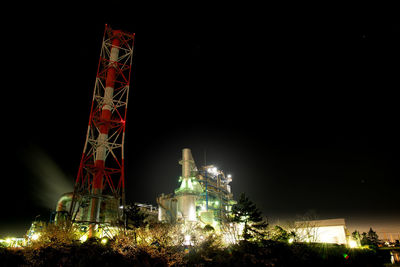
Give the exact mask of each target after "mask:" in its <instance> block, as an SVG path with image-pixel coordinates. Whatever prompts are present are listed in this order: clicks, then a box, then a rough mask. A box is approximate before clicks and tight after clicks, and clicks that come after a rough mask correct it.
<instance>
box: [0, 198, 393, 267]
mask: <svg viewBox="0 0 400 267" xmlns="http://www.w3.org/2000/svg"><path fill="white" fill-rule="evenodd" d="M127 217H128V218H129V219H130V220H129V223H128V228H129V229H128V230H126V231H125V232H124V233H121V234H120V235H117V236H115V237H114V238H113V239H112V240H108V242H101V240H99V239H96V238H92V239H89V240H87V241H86V242H80V241H79V238H78V237H77V236H76V231H69V230H68V229H69V228H67V227H64V226H56V225H53V224H50V225H48V226H47V227H46V228H45V229H44V230H43V232H42V233H41V237H40V239H39V240H37V241H35V242H31V243H30V244H29V245H28V246H26V247H25V248H22V249H11V248H5V247H0V266H384V262H385V263H387V262H388V258H387V257H388V255H383V254H381V253H382V252H381V251H379V250H378V249H377V247H376V246H374V245H375V244H376V242H377V241H378V239H377V235H376V233H375V232H373V230H372V229H371V230H370V232H368V233H365V234H364V233H363V234H361V235H360V234H359V233H358V232H355V233H353V236H359V237H360V240H361V241H362V242H363V243H365V245H369V246H370V247H371V248H369V249H350V248H347V247H345V246H339V245H327V244H316V243H296V242H295V243H291V244H290V243H289V242H288V240H289V238H292V237H293V232H288V231H287V230H285V229H284V228H282V227H281V226H274V227H268V224H267V223H266V222H265V221H264V220H263V217H262V215H261V213H260V212H259V210H258V209H257V207H256V206H255V205H254V203H252V202H251V201H250V200H249V199H248V198H247V197H246V196H245V195H244V194H243V195H241V196H240V198H239V200H238V204H237V205H236V206H234V208H233V216H232V217H231V218H227V219H226V222H225V224H226V225H228V226H227V227H225V228H224V227H222V231H224V229H228V230H231V231H232V229H233V228H232V223H235V222H236V223H241V224H243V225H244V231H243V233H242V234H241V235H240V236H237V237H235V231H232V233H231V234H232V235H231V236H233V237H234V238H233V240H235V244H230V245H228V244H226V243H224V241H223V236H222V235H220V234H217V233H216V232H215V230H214V229H213V227H211V226H206V227H203V228H201V227H199V225H195V224H194V225H193V226H192V228H191V229H190V230H189V232H190V233H191V240H192V243H191V245H190V246H187V245H186V246H185V245H183V244H184V240H185V235H187V233H188V232H186V233H183V231H182V227H181V226H179V225H170V224H162V223H158V222H153V223H143V221H144V219H145V216H142V214H140V211H139V209H138V208H137V207H133V208H132V209H131V210H129V211H128V214H127ZM186 227H187V226H186ZM233 230H234V229H233Z"/></svg>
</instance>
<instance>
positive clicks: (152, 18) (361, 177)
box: [0, 2, 400, 235]
mask: <svg viewBox="0 0 400 267" xmlns="http://www.w3.org/2000/svg"><path fill="white" fill-rule="evenodd" d="M113 3H114V4H113V5H102V4H97V5H93V6H92V7H90V8H83V7H81V6H78V5H77V6H72V5H71V6H62V5H60V6H50V7H48V6H38V5H37V4H35V5H32V6H24V9H23V10H21V9H20V8H19V7H17V6H14V7H10V8H9V10H8V11H9V13H10V14H11V15H10V16H7V17H3V18H2V42H1V47H2V51H3V56H2V61H3V64H2V65H3V70H2V74H1V77H2V78H1V80H2V84H3V86H2V89H3V90H2V100H3V101H2V106H3V112H4V114H3V125H4V126H3V128H2V129H3V131H2V132H3V134H4V137H3V143H4V145H3V153H4V155H6V158H5V160H3V161H2V169H3V170H4V172H3V174H2V178H1V179H2V186H1V188H2V194H1V203H2V204H1V207H2V209H3V212H2V214H3V215H2V216H1V217H2V218H1V225H0V226H1V229H0V230H1V232H0V234H1V235H5V234H6V233H9V232H11V231H14V229H17V230H18V231H19V232H21V230H20V229H21V228H22V229H24V227H25V228H26V227H28V226H29V223H30V222H31V221H32V220H33V218H34V217H35V216H36V215H38V214H41V215H42V217H43V218H46V216H48V215H49V213H50V211H49V209H48V208H46V207H44V206H43V205H42V204H40V203H39V201H38V200H37V199H38V195H40V191H38V190H37V188H38V187H40V186H42V185H43V183H42V182H40V181H41V180H43V179H40V177H38V176H40V174H38V173H37V172H35V171H32V167H29V164H28V163H27V162H29V161H30V160H29V159H30V158H34V157H38V156H37V155H38V154H37V151H40V153H39V154H40V155H42V156H43V155H47V156H48V157H49V158H50V159H51V160H52V161H53V162H52V164H53V165H54V166H57V169H58V170H59V171H60V172H62V173H63V174H64V176H65V179H67V181H69V182H70V184H71V187H72V184H73V180H74V177H75V175H76V172H77V169H78V166H79V160H80V156H81V153H82V149H83V144H84V138H85V133H86V127H87V122H88V116H89V109H90V101H91V98H92V91H93V86H94V80H95V75H96V70H97V64H98V56H99V53H100V47H101V39H102V35H103V31H104V24H105V23H108V24H109V25H110V26H111V27H113V28H121V29H123V30H126V31H130V32H135V33H136V42H135V56H134V69H133V79H132V83H131V91H130V99H129V109H128V110H129V111H128V118H127V136H126V138H127V140H126V141H127V143H126V144H127V146H126V151H127V152H126V163H127V164H126V168H127V177H126V184H127V198H128V200H130V201H131V202H133V201H138V202H146V203H153V204H155V198H156V196H157V195H158V194H160V193H170V192H172V191H173V190H174V189H175V188H176V187H177V179H178V176H179V175H180V166H179V165H178V160H179V159H180V156H181V155H180V153H181V149H182V148H185V147H189V148H191V149H192V151H193V155H194V158H195V160H196V162H197V164H198V165H201V164H203V162H204V151H206V155H207V163H214V164H215V165H216V166H218V167H220V168H221V169H223V170H225V171H226V172H227V173H231V174H232V175H233V182H232V189H233V192H234V194H235V195H236V196H238V194H239V193H240V192H245V193H246V194H247V195H248V196H249V197H250V199H252V200H254V201H255V202H256V203H257V205H258V206H259V207H260V209H262V211H263V212H264V214H265V215H266V216H268V217H269V218H271V219H276V218H280V219H284V218H294V217H295V216H296V215H299V214H304V213H305V212H307V211H309V210H314V211H315V212H316V213H317V215H318V216H319V217H320V218H321V219H324V218H337V217H344V218H346V219H347V220H348V221H350V222H351V221H352V220H353V222H356V221H357V222H363V223H365V222H366V224H368V221H371V222H372V221H374V220H375V221H380V222H387V221H390V225H392V226H393V225H394V226H396V227H398V228H400V225H399V224H400V218H399V214H400V208H399V206H400V205H399V204H398V202H399V188H400V185H399V171H398V169H399V168H398V167H399V154H398V151H399V141H398V140H399V139H398V136H399V130H398V116H399V112H398V97H397V91H398V89H399V73H400V67H399V64H400V63H399V62H400V52H399V51H400V50H399V47H400V21H399V17H398V15H397V14H395V13H393V12H392V11H393V10H394V9H393V8H391V7H389V6H387V7H383V6H362V5H360V6H352V7H350V6H311V5H310V6H304V5H302V6H268V7H267V6H264V7H257V6H241V5H238V6H233V5H226V6H215V5H213V6H205V5H204V6H203V5H200V4H199V5H198V6H190V7H189V6H183V7H182V6H162V7H160V6H158V7H157V8H156V7H153V6H150V7H149V6H147V7H139V6H138V5H135V4H132V3H131V4H128V5H127V4H125V3H121V2H113ZM114 9H116V10H117V11H116V12H112V10H114ZM35 155H36V156H35ZM38 158H39V157H38ZM37 160H39V161H40V159H37ZM32 162H36V161H34V160H33V159H32ZM45 162H46V163H45V164H48V163H47V162H48V161H45ZM35 164H36V163H35ZM64 176H63V177H64ZM63 177H62V178H61V179H64V178H63ZM42 178H43V177H42ZM49 179H50V178H49ZM57 179H58V178H57ZM57 179H55V183H59V182H58V181H59V180H57ZM43 190H44V191H45V190H47V189H46V187H45V186H44V187H43ZM43 194H44V192H43ZM55 204H56V203H53V204H50V205H49V206H55ZM20 225H22V226H20ZM10 229H11V230H10ZM17 230H15V231H17ZM23 231H24V230H23ZM23 231H22V232H23ZM397 231H399V230H397Z"/></svg>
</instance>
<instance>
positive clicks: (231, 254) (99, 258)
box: [0, 239, 384, 266]
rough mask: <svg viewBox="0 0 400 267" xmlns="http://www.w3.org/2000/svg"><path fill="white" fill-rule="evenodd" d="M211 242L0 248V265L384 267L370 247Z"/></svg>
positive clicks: (380, 258) (380, 257) (94, 241)
mask: <svg viewBox="0 0 400 267" xmlns="http://www.w3.org/2000/svg"><path fill="white" fill-rule="evenodd" d="M213 242H214V241H213V240H207V241H205V242H204V243H203V244H201V245H200V246H198V247H192V248H190V249H189V251H188V252H187V251H186V252H185V248H184V247H181V248H160V247H157V246H154V247H153V248H145V247H140V246H139V247H136V248H135V247H131V249H130V250H126V251H125V252H124V253H120V252H119V251H118V250H116V249H114V248H113V244H112V242H110V244H107V245H103V244H101V243H100V242H99V241H98V240H95V239H94V240H88V241H87V242H85V243H76V244H69V245H62V246H56V247H52V246H47V247H40V248H26V249H23V250H13V249H7V248H1V249H0V259H1V262H0V266H169V265H176V266H384V265H383V261H384V259H383V257H382V256H380V255H379V254H378V253H377V252H375V251H374V250H361V249H351V250H350V249H347V248H345V247H343V246H332V245H329V246H328V245H320V244H291V245H289V244H287V243H284V242H279V241H265V242H263V243H260V244H257V243H254V242H249V241H242V242H240V243H239V244H236V245H231V246H229V247H226V248H222V247H218V246H215V244H213ZM163 250H164V251H163ZM174 253H180V254H181V255H182V258H181V259H178V260H177V262H175V263H172V264H171V262H170V260H171V259H168V256H171V255H172V256H173V254H174ZM173 257H174V256H173Z"/></svg>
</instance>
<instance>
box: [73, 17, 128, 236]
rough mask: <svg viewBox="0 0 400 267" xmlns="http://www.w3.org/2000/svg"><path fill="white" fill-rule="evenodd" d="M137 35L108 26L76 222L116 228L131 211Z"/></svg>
mask: <svg viewBox="0 0 400 267" xmlns="http://www.w3.org/2000/svg"><path fill="white" fill-rule="evenodd" d="M133 45H134V34H131V33H127V32H124V31H121V30H113V29H111V28H110V27H109V26H107V25H106V26H105V31H104V36H103V43H102V46H101V52H100V60H99V64H98V69H97V75H96V82H95V86H94V91H93V99H92V106H91V110H90V117H89V125H88V129H87V134H86V141H85V145H84V148H83V153H82V158H81V162H80V166H79V170H78V175H77V178H76V181H75V187H74V194H73V199H72V203H71V208H70V215H71V219H72V222H74V223H83V224H87V225H88V226H89V236H92V235H93V231H94V230H95V229H96V228H97V227H98V225H100V224H108V225H116V224H118V222H120V221H121V219H122V215H123V210H122V209H120V207H125V205H124V204H125V180H124V179H125V178H124V175H125V173H124V139H125V122H126V114H127V108H128V93H129V84H130V76H131V67H132V55H133Z"/></svg>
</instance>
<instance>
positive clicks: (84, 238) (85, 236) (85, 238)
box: [79, 235, 88, 243]
mask: <svg viewBox="0 0 400 267" xmlns="http://www.w3.org/2000/svg"><path fill="white" fill-rule="evenodd" d="M87 239H88V237H87V235H83V236H81V238H79V240H80V241H81V242H82V243H83V242H85V241H86V240H87Z"/></svg>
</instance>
